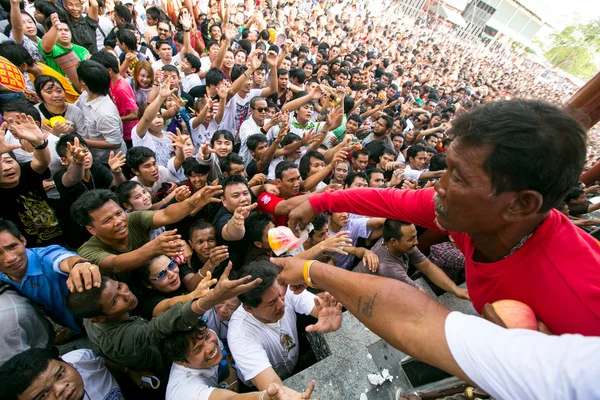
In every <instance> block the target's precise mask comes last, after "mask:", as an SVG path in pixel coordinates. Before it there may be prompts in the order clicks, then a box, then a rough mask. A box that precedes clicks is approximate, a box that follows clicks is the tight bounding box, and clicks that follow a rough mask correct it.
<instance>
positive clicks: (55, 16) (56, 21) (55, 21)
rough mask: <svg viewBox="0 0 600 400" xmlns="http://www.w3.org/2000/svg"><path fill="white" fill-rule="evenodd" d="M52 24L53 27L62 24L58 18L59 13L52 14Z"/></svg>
mask: <svg viewBox="0 0 600 400" xmlns="http://www.w3.org/2000/svg"><path fill="white" fill-rule="evenodd" d="M50 22H52V26H54V27H57V25H58V24H60V19H59V18H58V14H57V13H52V14H50Z"/></svg>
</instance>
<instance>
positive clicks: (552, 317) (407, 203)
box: [309, 188, 600, 336]
mask: <svg viewBox="0 0 600 400" xmlns="http://www.w3.org/2000/svg"><path fill="white" fill-rule="evenodd" d="M434 194H435V189H433V188H430V189H424V190H399V189H373V188H361V189H352V190H336V191H328V192H325V193H322V194H319V195H313V196H311V197H310V198H309V201H310V204H311V205H312V207H313V209H314V210H315V211H316V212H318V213H319V212H323V211H325V210H329V211H332V212H344V211H345V212H351V213H355V214H361V215H370V216H374V217H383V218H393V219H397V220H402V221H407V222H412V223H414V224H415V225H419V226H422V227H426V228H429V229H434V230H437V231H439V230H440V229H439V228H438V227H437V225H436V224H435V222H434V221H435V205H434V202H433V195H434ZM450 235H451V236H452V238H453V239H454V241H455V242H456V246H457V247H458V248H459V249H460V250H461V251H462V253H463V254H464V255H465V273H466V278H467V286H468V289H469V296H470V297H471V300H472V301H473V306H474V307H475V309H476V310H477V311H478V312H479V313H481V311H482V309H483V306H484V305H485V303H493V302H495V301H497V300H505V299H511V300H517V301H521V302H523V303H525V304H528V305H529V306H530V307H531V308H532V309H533V311H534V312H535V314H536V315H537V317H538V319H539V320H541V321H542V322H544V323H545V324H546V325H547V326H548V328H549V329H550V330H551V331H552V332H553V333H555V334H558V335H560V334H564V333H579V334H582V335H587V336H600V244H599V243H598V241H597V240H596V239H594V238H593V237H592V236H590V235H589V234H587V233H586V232H584V231H583V230H581V229H579V228H577V227H576V226H575V225H573V223H572V222H571V221H569V219H568V218H567V217H565V216H564V215H563V214H561V213H560V212H558V211H557V210H552V211H551V212H550V214H549V215H548V217H547V218H546V219H545V220H544V221H543V222H542V223H541V224H540V226H539V227H538V228H537V229H536V230H535V232H534V234H533V235H532V236H531V238H530V239H529V240H527V241H526V242H525V244H524V245H523V246H522V247H521V248H519V249H518V250H517V251H515V252H514V253H513V254H512V255H510V256H509V257H507V258H505V259H503V260H500V261H497V262H494V263H479V262H475V261H473V253H474V250H475V246H474V244H473V241H472V240H471V238H470V237H469V236H468V235H467V234H466V233H458V232H450Z"/></svg>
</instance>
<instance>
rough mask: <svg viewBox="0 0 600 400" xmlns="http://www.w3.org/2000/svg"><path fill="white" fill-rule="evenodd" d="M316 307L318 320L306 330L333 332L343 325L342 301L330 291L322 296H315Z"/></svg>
mask: <svg viewBox="0 0 600 400" xmlns="http://www.w3.org/2000/svg"><path fill="white" fill-rule="evenodd" d="M315 308H316V313H317V318H318V321H317V323H316V324H314V325H309V326H307V327H306V332H321V333H327V332H333V331H337V330H338V329H340V327H341V326H342V308H343V306H342V303H338V302H337V300H336V299H335V298H334V297H333V296H332V295H330V294H329V293H324V294H323V296H322V298H320V297H317V296H315Z"/></svg>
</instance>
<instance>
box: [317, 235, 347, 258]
mask: <svg viewBox="0 0 600 400" xmlns="http://www.w3.org/2000/svg"><path fill="white" fill-rule="evenodd" d="M349 234H350V231H339V232H338V233H336V234H335V235H333V236H330V237H328V238H327V239H325V240H323V241H322V242H321V243H319V244H318V245H317V246H319V250H320V251H321V252H325V251H328V252H331V253H338V254H342V255H347V254H348V253H346V252H345V251H344V250H342V248H344V247H347V246H352V239H351V238H350V237H349V236H348V235H349Z"/></svg>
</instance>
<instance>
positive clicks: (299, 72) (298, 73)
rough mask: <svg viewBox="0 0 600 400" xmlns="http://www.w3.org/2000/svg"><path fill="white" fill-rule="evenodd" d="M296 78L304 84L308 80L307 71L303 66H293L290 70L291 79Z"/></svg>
mask: <svg viewBox="0 0 600 400" xmlns="http://www.w3.org/2000/svg"><path fill="white" fill-rule="evenodd" d="M292 78H296V79H297V80H298V83H300V84H302V83H304V81H305V80H306V72H304V70H303V69H302V68H296V67H292V69H291V70H290V79H292Z"/></svg>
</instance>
